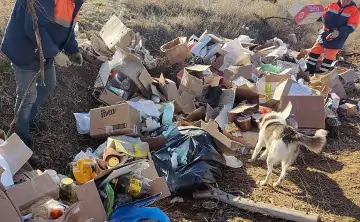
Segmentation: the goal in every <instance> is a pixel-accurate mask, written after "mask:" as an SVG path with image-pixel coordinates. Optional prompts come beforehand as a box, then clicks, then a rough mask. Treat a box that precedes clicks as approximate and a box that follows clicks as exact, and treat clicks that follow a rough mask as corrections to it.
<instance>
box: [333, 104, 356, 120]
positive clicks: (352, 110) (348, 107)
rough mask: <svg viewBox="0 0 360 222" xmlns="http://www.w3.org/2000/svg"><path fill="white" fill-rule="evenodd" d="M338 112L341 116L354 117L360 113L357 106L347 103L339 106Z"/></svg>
mask: <svg viewBox="0 0 360 222" xmlns="http://www.w3.org/2000/svg"><path fill="white" fill-rule="evenodd" d="M338 112H339V114H340V115H341V116H347V117H352V116H355V115H356V114H357V113H358V112H359V111H358V107H357V105H355V104H351V103H345V104H342V105H341V106H339V109H338Z"/></svg>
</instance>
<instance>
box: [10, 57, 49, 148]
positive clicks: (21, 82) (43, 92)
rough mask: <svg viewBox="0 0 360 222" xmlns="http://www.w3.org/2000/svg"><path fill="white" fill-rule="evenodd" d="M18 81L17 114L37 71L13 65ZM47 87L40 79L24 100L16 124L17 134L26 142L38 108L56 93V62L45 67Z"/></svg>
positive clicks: (32, 86)
mask: <svg viewBox="0 0 360 222" xmlns="http://www.w3.org/2000/svg"><path fill="white" fill-rule="evenodd" d="M12 66H13V69H14V74H15V80H16V103H15V112H16V111H17V109H18V107H19V105H20V102H21V100H22V98H23V96H24V94H25V91H26V89H27V87H28V85H29V84H30V82H31V80H32V79H33V77H34V76H35V75H36V71H33V70H25V69H22V68H20V67H18V66H16V65H15V64H12ZM44 80H45V86H41V84H40V83H41V79H40V77H39V78H38V79H37V80H36V82H35V83H34V84H32V85H31V87H30V90H29V94H28V96H27V97H26V98H25V100H24V104H23V107H22V109H21V111H20V114H19V118H18V121H17V122H16V124H15V132H16V134H18V135H19V137H20V138H21V139H22V140H23V141H24V142H28V141H29V140H30V133H29V122H30V120H32V119H34V118H35V116H36V114H37V108H38V107H39V106H41V105H42V104H43V103H44V102H45V100H46V99H47V98H48V97H49V96H50V95H51V94H52V93H53V92H54V90H55V86H56V72H55V66H54V62H49V63H48V64H47V65H46V66H45V79H44Z"/></svg>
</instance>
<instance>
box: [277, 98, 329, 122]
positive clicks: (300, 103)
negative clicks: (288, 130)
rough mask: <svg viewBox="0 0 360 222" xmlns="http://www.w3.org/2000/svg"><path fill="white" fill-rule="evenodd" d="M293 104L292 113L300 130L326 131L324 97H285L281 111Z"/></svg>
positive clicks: (280, 107)
mask: <svg viewBox="0 0 360 222" xmlns="http://www.w3.org/2000/svg"><path fill="white" fill-rule="evenodd" d="M289 102H291V103H292V113H293V114H294V115H295V120H296V121H297V123H298V126H299V128H300V129H324V128H325V108H324V105H325V104H324V97H323V96H283V97H282V98H281V101H280V104H279V111H283V110H284V109H285V108H286V106H287V105H288V103H289Z"/></svg>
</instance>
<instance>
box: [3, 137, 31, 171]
mask: <svg viewBox="0 0 360 222" xmlns="http://www.w3.org/2000/svg"><path fill="white" fill-rule="evenodd" d="M32 153H33V152H32V151H31V150H30V149H29V148H28V147H27V146H26V145H25V143H24V142H23V141H22V140H21V139H20V137H19V136H18V135H17V134H16V133H14V134H12V135H11V136H10V137H9V138H7V140H5V142H3V143H1V144H0V154H1V156H3V157H4V159H5V160H6V162H7V163H8V164H9V168H10V172H11V174H12V175H15V174H16V172H18V170H19V169H20V168H21V167H22V166H23V165H24V164H25V163H26V162H27V161H28V160H29V159H30V157H31V155H32Z"/></svg>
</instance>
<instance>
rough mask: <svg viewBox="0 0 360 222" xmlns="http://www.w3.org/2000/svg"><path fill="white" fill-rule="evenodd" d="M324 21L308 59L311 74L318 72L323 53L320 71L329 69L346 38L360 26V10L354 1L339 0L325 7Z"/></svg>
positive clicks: (308, 69)
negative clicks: (319, 60) (322, 57)
mask: <svg viewBox="0 0 360 222" xmlns="http://www.w3.org/2000/svg"><path fill="white" fill-rule="evenodd" d="M323 21H324V27H323V29H322V30H321V32H320V34H319V37H318V39H317V40H316V43H315V44H314V46H313V47H312V49H311V52H310V55H309V57H308V59H307V71H308V72H309V73H310V74H314V73H315V72H317V70H316V64H317V62H318V59H319V57H320V55H321V54H322V53H324V60H323V62H322V64H321V67H320V73H323V72H327V71H329V69H330V68H331V67H332V63H333V62H334V61H335V59H336V55H337V54H338V53H339V51H340V49H342V48H343V47H344V44H345V41H346V39H347V38H348V37H349V35H350V33H352V32H354V31H355V29H356V28H357V26H358V23H359V10H358V8H357V6H356V4H355V2H354V1H352V0H339V1H337V2H333V3H331V4H330V5H328V6H326V7H325V13H324V15H323Z"/></svg>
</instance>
